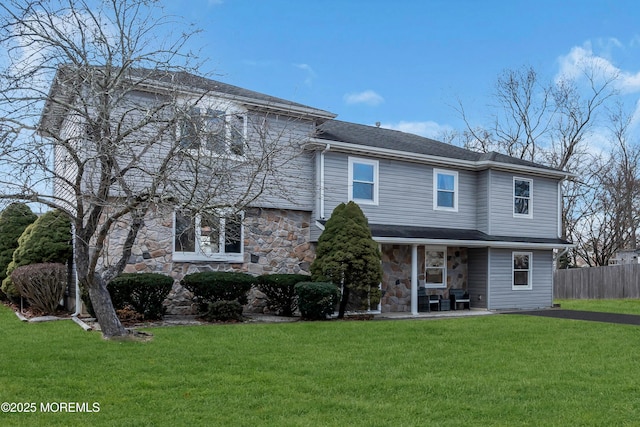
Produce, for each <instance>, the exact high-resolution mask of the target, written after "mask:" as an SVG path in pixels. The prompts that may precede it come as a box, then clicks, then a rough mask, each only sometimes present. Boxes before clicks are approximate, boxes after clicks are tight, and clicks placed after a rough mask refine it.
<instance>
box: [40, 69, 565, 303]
mask: <svg viewBox="0 0 640 427" xmlns="http://www.w3.org/2000/svg"><path fill="white" fill-rule="evenodd" d="M167 85H175V86H179V88H180V91H181V96H183V97H185V98H189V97H199V98H200V99H201V100H202V102H201V103H200V105H202V106H203V107H202V108H198V109H191V110H190V111H191V113H190V114H194V115H197V116H198V118H199V119H198V120H199V121H198V120H193V118H192V120H191V121H189V123H190V124H189V125H184V126H178V127H177V129H176V131H175V134H174V135H175V138H176V139H177V141H178V143H179V145H182V146H183V148H185V149H188V150H191V149H193V148H194V145H195V146H196V147H195V148H197V149H198V150H201V149H203V148H205V149H207V150H210V151H212V152H215V151H217V150H221V149H223V150H225V151H226V152H227V154H229V156H227V157H225V158H226V159H231V160H232V161H237V162H240V163H241V162H242V159H243V158H244V157H245V153H246V152H248V151H251V150H252V149H253V148H255V147H257V146H260V145H261V144H264V143H265V139H268V138H272V137H273V135H277V136H278V138H282V140H285V139H287V140H290V139H291V135H295V136H296V137H297V138H299V139H300V141H301V143H300V144H299V145H298V146H299V150H300V152H299V153H297V154H296V155H295V156H294V157H293V158H292V159H291V161H287V162H283V163H282V165H280V166H279V168H280V169H279V170H278V173H279V174H281V175H282V177H283V179H282V180H283V181H284V182H285V184H286V186H288V188H289V190H290V193H289V194H282V193H278V192H275V191H269V188H266V189H265V191H263V192H262V193H261V194H260V195H258V196H257V197H255V198H252V199H251V200H250V202H249V203H248V204H247V205H246V207H245V208H244V209H243V211H242V212H241V213H234V214H233V215H224V214H221V213H220V212H219V211H215V212H211V213H210V214H206V213H203V212H199V213H197V214H195V215H191V214H190V213H189V212H185V211H183V210H180V209H178V208H177V207H173V208H171V207H166V206H162V207H158V208H157V209H152V210H150V211H149V214H148V217H147V218H145V225H144V227H143V228H142V229H141V231H140V233H139V235H138V238H137V240H136V244H135V245H134V248H133V251H132V256H131V258H130V260H129V264H128V265H127V267H126V269H125V271H129V272H135V271H138V272H142V271H153V272H164V273H165V274H170V275H171V276H173V277H174V278H175V279H176V285H175V286H174V292H173V293H172V294H171V296H170V297H171V299H172V300H173V302H174V304H175V305H176V307H177V306H179V305H180V304H181V302H184V301H182V296H181V295H182V292H181V288H180V286H179V284H178V283H179V281H180V279H181V278H182V277H184V275H185V274H188V273H191V272H195V271H203V270H242V271H248V272H250V273H252V274H264V273H304V272H308V271H309V266H310V263H311V262H312V261H313V257H314V249H315V243H316V242H317V240H318V237H319V236H320V234H321V232H322V228H323V224H324V222H325V221H326V219H327V218H329V217H330V215H331V212H332V210H333V209H334V208H335V206H337V205H338V204H339V203H341V202H346V201H350V200H353V201H355V202H357V203H358V204H359V205H360V207H361V208H362V209H363V211H364V213H365V215H366V216H367V218H368V220H369V224H370V228H371V231H372V234H373V237H374V239H375V240H376V241H377V242H378V243H379V244H380V248H381V252H382V262H383V270H384V276H383V281H382V283H381V288H382V291H383V298H382V301H381V304H380V306H379V310H380V311H382V312H412V313H417V312H418V302H417V301H418V297H417V296H418V292H419V290H420V289H425V290H426V291H427V293H437V294H440V295H444V296H447V294H448V292H449V289H451V288H457V289H465V290H468V292H469V294H470V299H471V307H472V308H483V309H509V308H537V307H549V306H551V305H552V298H553V261H554V251H557V250H560V249H563V248H566V247H568V245H569V243H568V242H566V241H563V240H562V239H560V237H559V236H560V235H561V223H560V217H561V215H560V212H561V185H560V184H561V182H562V180H563V179H565V178H566V177H567V174H566V173H565V172H562V171H558V170H555V169H551V168H548V167H545V166H541V165H538V164H534V163H531V162H527V161H523V160H519V159H515V158H511V157H508V156H505V155H501V154H497V153H489V154H481V153H476V152H472V151H469V150H465V149H462V148H459V147H456V146H453V145H450V144H445V143H442V142H438V141H434V140H431V139H428V138H424V137H420V136H417V135H412V134H408V133H403V132H398V131H393V130H388V129H384V128H380V127H375V126H365V125H360V124H354V123H348V122H342V121H338V120H335V117H336V115H335V114H332V113H330V112H327V111H324V110H321V109H317V108H313V107H309V106H305V105H301V104H297V103H294V102H290V101H287V100H283V99H280V98H276V97H272V96H268V95H265V94H261V93H258V92H253V91H250V90H246V89H242V88H238V87H235V86H231V85H227V84H224V83H221V82H216V81H213V80H208V79H203V78H200V77H197V76H192V75H187V74H184V73H181V74H176V75H173V76H171V78H169V79H167V78H164V79H163V80H162V81H159V82H157V84H156V85H150V84H147V85H144V86H142V85H140V88H138V92H140V93H143V92H147V93H152V92H153V91H154V90H166V87H167ZM163 87H164V89H162V88H163ZM159 88H160V89H159ZM63 89H64V87H63V85H59V84H54V85H53V87H52V90H51V96H52V97H56V96H61V97H62V96H64V90H63ZM58 92H59V93H58ZM137 96H139V97H140V99H144V96H142V95H137ZM150 99H151V97H150ZM207 105H215V106H216V108H215V109H213V108H209V107H207ZM221 106H222V107H221ZM221 108H223V109H224V111H220V109H221ZM54 111H55V117H54V116H53V113H54ZM65 115H66V113H65V112H64V111H62V112H61V111H60V108H56V109H53V108H51V106H49V107H48V108H47V109H45V112H44V114H43V119H42V122H41V126H42V127H44V128H47V127H48V128H51V127H56V126H58V127H59V126H64V123H65V120H67V121H68V119H65ZM193 123H204V124H205V125H206V126H209V127H211V128H212V129H217V131H216V132H217V133H216V132H214V133H213V134H212V133H210V136H209V137H208V138H207V140H206V141H205V140H198V138H197V137H196V135H195V133H193V132H191V130H193ZM255 123H261V126H262V127H254V126H252V124H255ZM265 123H268V124H269V129H270V130H271V132H270V133H269V134H268V135H267V134H266V133H265V134H262V133H261V132H256V131H255V129H259V128H260V129H264V128H265ZM70 129H73V127H70ZM252 129H254V130H252ZM285 129H287V130H286V131H285ZM69 132H73V131H72V130H71V131H69ZM211 135H213V136H211ZM283 135H288V136H287V138H283ZM274 141H275V143H277V140H274ZM221 147H222V148H221ZM291 147H292V145H290V144H289V145H288V146H287V149H290V148H291ZM274 151H276V154H277V150H274ZM276 154H274V155H276ZM64 158H65V155H64V153H58V152H57V153H56V156H55V162H56V165H55V167H56V170H60V169H64V168H65V167H67V166H66V163H65V161H64ZM212 158H214V157H212ZM61 175H62V176H64V173H63V172H62V173H61ZM276 181H278V177H277V176H275V177H274V176H271V177H269V178H268V179H266V180H265V182H266V185H267V187H269V185H270V184H272V183H273V184H274V183H275V182H276ZM242 185H243V184H242V181H240V182H239V183H237V185H236V186H234V187H233V188H232V189H231V190H229V193H233V192H239V190H241V189H242ZM54 191H55V192H57V193H58V194H59V196H60V198H61V199H65V198H69V197H70V192H69V189H68V188H65V185H64V183H60V182H59V183H58V184H57V185H56V186H55V187H54ZM122 240H123V236H122V235H118V233H117V232H115V233H113V235H112V236H110V238H109V239H108V244H109V245H111V246H110V247H111V249H112V250H115V249H117V248H116V247H117V246H118V245H119V244H121V242H122ZM423 292H424V291H423ZM185 305H187V306H188V305H189V304H188V302H186V303H185ZM178 310H179V308H176V309H175V311H174V312H178Z"/></svg>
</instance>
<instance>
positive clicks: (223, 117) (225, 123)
mask: <svg viewBox="0 0 640 427" xmlns="http://www.w3.org/2000/svg"><path fill="white" fill-rule="evenodd" d="M245 132H246V116H245V115H244V114H235V113H227V112H225V111H221V110H215V109H211V108H198V107H193V108H191V109H190V110H189V113H188V114H187V115H186V116H185V117H184V118H183V119H182V120H181V122H180V135H179V138H180V145H181V146H182V147H183V148H185V149H188V150H198V151H201V152H208V153H214V154H218V155H224V154H231V155H234V156H243V155H244V143H245Z"/></svg>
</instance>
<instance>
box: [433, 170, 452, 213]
mask: <svg viewBox="0 0 640 427" xmlns="http://www.w3.org/2000/svg"><path fill="white" fill-rule="evenodd" d="M433 209H436V210H447V211H455V212H457V211H458V172H453V171H446V170H442V169H434V170H433Z"/></svg>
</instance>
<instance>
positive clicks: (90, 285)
mask: <svg viewBox="0 0 640 427" xmlns="http://www.w3.org/2000/svg"><path fill="white" fill-rule="evenodd" d="M74 250H75V253H74V259H75V262H76V275H77V278H78V281H79V283H80V286H81V287H82V288H83V289H85V290H87V291H88V292H89V298H90V299H91V305H92V306H93V311H94V312H95V315H96V319H97V320H98V324H99V325H100V329H101V330H102V336H103V337H105V338H112V337H122V336H126V335H129V331H127V329H126V328H125V327H124V326H122V323H120V319H118V316H117V314H116V311H115V309H114V308H113V302H112V301H111V295H109V291H108V290H107V283H106V282H105V281H104V279H103V278H102V277H100V275H99V274H97V273H96V272H95V271H94V269H92V268H91V262H90V259H91V258H90V255H89V246H88V245H87V244H86V243H85V240H84V239H82V238H80V237H79V236H78V235H76V236H75V248H74Z"/></svg>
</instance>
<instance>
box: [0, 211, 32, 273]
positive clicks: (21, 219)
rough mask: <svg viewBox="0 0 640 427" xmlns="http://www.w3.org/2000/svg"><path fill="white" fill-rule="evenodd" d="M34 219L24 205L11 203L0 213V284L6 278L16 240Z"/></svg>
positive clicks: (16, 244)
mask: <svg viewBox="0 0 640 427" xmlns="http://www.w3.org/2000/svg"><path fill="white" fill-rule="evenodd" d="M36 218H38V217H37V216H36V214H34V213H33V212H31V209H30V208H29V206H27V205H25V204H24V203H11V204H10V205H9V206H7V207H6V208H5V209H4V210H3V211H2V213H0V282H2V281H3V280H4V279H5V278H6V277H7V267H8V266H9V263H10V262H11V260H12V259H13V251H15V250H16V248H17V247H18V238H20V236H21V235H22V233H23V232H24V229H25V228H27V226H28V225H29V224H31V223H33V222H34V221H35V220H36Z"/></svg>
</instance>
